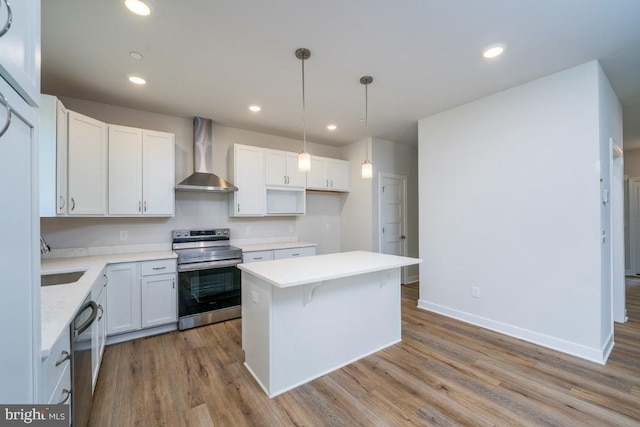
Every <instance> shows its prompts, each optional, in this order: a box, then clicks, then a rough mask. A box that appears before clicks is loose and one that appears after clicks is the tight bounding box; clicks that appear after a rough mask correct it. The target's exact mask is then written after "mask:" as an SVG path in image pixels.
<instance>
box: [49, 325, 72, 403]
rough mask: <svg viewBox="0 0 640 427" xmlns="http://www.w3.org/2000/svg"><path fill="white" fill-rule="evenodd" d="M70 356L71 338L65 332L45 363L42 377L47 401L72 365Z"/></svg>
mask: <svg viewBox="0 0 640 427" xmlns="http://www.w3.org/2000/svg"><path fill="white" fill-rule="evenodd" d="M67 331H68V330H67ZM70 354H71V344H70V337H69V333H68V332H65V333H63V334H62V336H61V337H60V338H59V339H58V341H57V342H56V343H55V344H54V345H53V347H52V348H51V354H50V355H49V357H47V358H46V359H45V360H44V361H43V367H42V375H43V377H44V397H45V399H47V400H48V399H49V397H50V396H51V394H52V393H53V391H54V389H55V388H56V385H57V384H58V382H59V380H60V377H61V376H62V374H63V372H64V370H65V369H66V368H67V367H69V366H70V365H71V363H70V359H69V357H71V356H70ZM56 364H57V366H56ZM56 403H57V402H56Z"/></svg>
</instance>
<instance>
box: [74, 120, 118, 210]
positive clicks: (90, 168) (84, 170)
mask: <svg viewBox="0 0 640 427" xmlns="http://www.w3.org/2000/svg"><path fill="white" fill-rule="evenodd" d="M68 162H69V163H68V180H69V181H68V200H67V204H68V213H69V215H106V214H107V176H108V171H107V125H106V124H105V123H103V122H101V121H98V120H95V119H92V118H91V117H87V116H84V115H82V114H79V113H76V112H74V111H69V137H68Z"/></svg>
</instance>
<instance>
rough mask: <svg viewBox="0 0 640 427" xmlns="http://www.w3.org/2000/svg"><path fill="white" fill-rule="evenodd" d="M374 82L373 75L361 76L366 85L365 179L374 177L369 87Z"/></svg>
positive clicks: (363, 172)
mask: <svg viewBox="0 0 640 427" xmlns="http://www.w3.org/2000/svg"><path fill="white" fill-rule="evenodd" d="M371 82H373V77H371V76H363V77H360V83H362V84H363V85H364V126H365V130H366V135H365V142H364V143H365V146H366V150H367V151H366V156H365V158H364V162H363V163H362V178H363V179H371V178H373V165H372V164H371V162H370V161H369V92H368V87H369V83H371Z"/></svg>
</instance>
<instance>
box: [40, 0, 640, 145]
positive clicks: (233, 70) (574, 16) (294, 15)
mask: <svg viewBox="0 0 640 427" xmlns="http://www.w3.org/2000/svg"><path fill="white" fill-rule="evenodd" d="M150 2H151V5H152V7H153V12H152V14H151V15H150V16H148V17H140V16H136V15H133V14H131V13H130V12H129V11H128V10H127V9H125V7H124V6H123V0H55V1H43V2H42V88H43V92H45V93H50V94H54V95H58V96H70V97H75V98H82V99H87V100H92V101H97V102H101V103H106V104H113V105H120V106H126V107H130V108H135V109H140V110H146V111H152V112H157V113H163V114H169V115H173V116H179V117H192V116H203V117H209V118H212V119H214V120H215V122H216V123H219V124H222V125H225V126H231V127H238V128H242V129H249V130H254V131H257V132H263V133H268V134H273V135H280V136H285V137H291V138H296V139H302V94H301V92H302V89H301V88H302V83H301V61H300V60H298V59H297V58H296V57H295V55H294V51H295V50H296V49H297V48H300V47H305V48H308V49H309V50H310V51H311V57H310V58H309V59H308V60H307V61H305V80H306V129H307V140H309V141H313V142H318V143H323V144H330V145H336V146H341V145H345V144H349V143H351V142H354V141H358V140H361V139H363V138H364V137H365V126H364V123H363V119H364V115H365V112H364V111H365V91H364V86H363V85H361V84H360V82H359V80H360V77H361V76H363V75H371V76H373V79H374V80H373V83H372V84H371V85H369V89H368V92H369V134H370V135H371V136H375V137H379V138H383V139H387V140H391V141H396V142H401V143H407V144H417V140H418V126H417V120H419V119H421V118H423V117H427V116H429V115H432V114H435V113H438V112H441V111H444V110H447V109H450V108H452V107H455V106H457V105H461V104H464V103H467V102H469V101H472V100H475V99H478V98H481V97H484V96H487V95H489V94H492V93H495V92H498V91H501V90H504V89H507V88H510V87H513V86H517V85H519V84H522V83H525V82H527V81H531V80H534V79H536V78H539V77H542V76H545V75H548V74H551V73H554V72H558V71H561V70H563V69H566V68H569V67H572V66H575V65H579V64H582V63H585V62H588V61H591V60H594V59H599V60H600V62H601V64H602V67H603V69H604V71H605V73H606V74H607V76H608V77H609V79H610V81H611V84H612V86H613V88H614V90H615V91H616V93H617V94H618V97H619V98H620V100H621V102H622V104H623V106H624V112H625V123H624V127H625V146H627V148H630V147H631V143H635V144H637V145H638V147H640V1H638V0H589V1H586V0H556V1H540V0H518V1H513V0H483V1H477V0H451V1H445V0H402V1H398V2H392V1H384V0H315V1H313V0H305V1H302V0H270V1H264V0H227V1H223V0H215V1H214V0H182V1H176V0H173V1H172V0H150ZM494 43H504V44H506V50H505V53H504V54H503V55H502V56H500V57H498V58H496V59H493V60H486V59H484V58H482V56H481V51H482V50H483V48H485V47H486V46H488V45H491V44H494ZM131 51H136V52H139V53H141V54H142V55H143V59H141V60H136V59H133V58H132V57H131V56H130V54H129V53H130V52H131ZM131 74H137V75H140V76H143V77H144V78H145V79H146V80H147V82H148V83H147V84H146V85H144V86H136V85H133V84H131V83H130V82H129V81H128V80H127V77H128V76H129V75H131ZM250 104H258V105H260V106H262V111H261V112H259V113H252V112H250V111H249V110H248V106H249V105H250ZM330 123H333V124H335V125H337V129H336V130H334V131H329V130H327V128H326V126H327V125H328V124H330Z"/></svg>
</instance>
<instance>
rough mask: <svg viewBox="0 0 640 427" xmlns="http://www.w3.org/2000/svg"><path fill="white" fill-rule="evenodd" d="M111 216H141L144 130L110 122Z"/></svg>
mask: <svg viewBox="0 0 640 427" xmlns="http://www.w3.org/2000/svg"><path fill="white" fill-rule="evenodd" d="M108 168H109V215H142V130H141V129H137V128H132V127H126V126H116V125H109V166H108Z"/></svg>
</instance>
